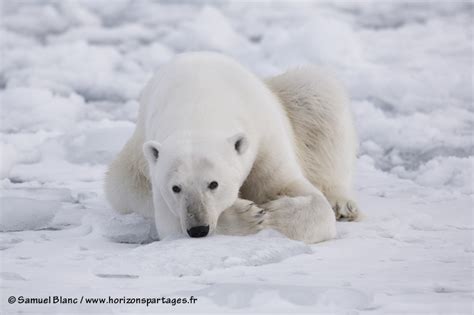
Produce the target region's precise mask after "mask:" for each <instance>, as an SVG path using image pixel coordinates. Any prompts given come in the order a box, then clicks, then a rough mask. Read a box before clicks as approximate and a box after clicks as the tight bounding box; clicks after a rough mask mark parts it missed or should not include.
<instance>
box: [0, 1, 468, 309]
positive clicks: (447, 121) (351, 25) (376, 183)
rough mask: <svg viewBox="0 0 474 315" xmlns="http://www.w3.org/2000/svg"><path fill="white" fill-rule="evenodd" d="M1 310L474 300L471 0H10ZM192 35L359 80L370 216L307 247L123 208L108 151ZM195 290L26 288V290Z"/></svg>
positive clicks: (357, 111) (247, 59)
mask: <svg viewBox="0 0 474 315" xmlns="http://www.w3.org/2000/svg"><path fill="white" fill-rule="evenodd" d="M1 10H2V13H1V14H2V26H1V28H0V38H1V41H0V45H1V49H2V63H1V68H0V106H1V107H0V150H1V155H0V183H1V187H2V190H1V192H0V231H1V233H0V255H1V256H0V257H1V270H0V279H1V282H0V288H1V289H0V292H1V300H0V310H1V311H0V312H1V313H8V314H20V313H28V312H30V313H31V312H34V313H45V314H48V313H52V312H54V313H71V312H77V313H84V312H93V313H119V312H133V313H161V312H163V313H166V312H172V311H177V312H185V313H187V312H195V313H199V312H201V313H222V312H228V311H234V312H240V313H246V314H249V313H258V312H267V313H275V312H287V313H290V312H292V313H295V312H296V313H297V312H301V313H306V312H310V313H317V312H320V313H334V312H336V313H350V314H357V313H377V314H380V313H412V314H413V313H428V314H433V313H437V314H472V313H473V311H474V310H473V304H472V300H473V297H474V294H473V292H474V287H473V281H474V280H473V269H472V266H473V258H474V257H473V255H474V245H473V236H474V220H473V212H472V211H473V206H472V205H473V199H472V198H473V178H472V174H473V166H474V156H473V145H472V136H473V135H472V126H474V113H473V108H472V103H473V92H472V69H473V59H472V58H473V57H472V56H473V55H472V34H473V33H472V31H473V28H472V20H473V13H472V12H473V6H472V3H470V2H469V1H466V2H463V1H456V2H444V3H442V2H411V1H409V2H401V1H396V2H395V1H364V2H346V1H343V2H342V1H341V2H309V1H308V2H306V1H298V2H290V1H287V2H281V1H278V2H274V1H259V2H246V1H243V2H237V1H235V2H227V3H225V2H215V1H205V2H200V3H197V2H196V3H194V2H187V1H185V2H156V1H130V0H116V1H113V2H110V1H106V0H99V1H97V0H80V1H58V0H49V1H41V3H40V2H34V1H8V2H7V1H4V2H2V7H1ZM190 50H215V51H221V52H224V53H226V54H229V55H231V56H233V57H235V58H236V59H238V60H239V61H241V62H242V63H243V64H244V65H246V66H247V67H249V68H250V69H252V70H254V71H255V72H256V73H258V74H259V75H261V76H262V77H268V76H271V75H275V74H278V73H280V72H282V71H284V70H285V69H288V68H289V67H291V66H295V65H301V64H305V63H318V64H322V65H323V66H325V67H327V68H328V69H330V70H331V71H332V72H334V73H335V74H336V75H337V76H338V77H339V78H340V79H341V80H342V81H343V82H344V84H345V85H346V86H347V88H348V91H349V94H350V96H351V109H352V112H353V114H354V118H355V123H356V127H357V130H358V134H359V138H360V148H359V156H358V161H357V168H356V178H355V188H356V193H357V200H358V203H359V205H360V207H361V209H362V211H363V213H364V217H363V219H362V220H361V221H360V222H356V223H353V222H339V223H338V225H337V228H338V237H337V239H335V240H331V241H328V242H324V243H321V244H316V245H306V244H303V243H301V242H296V241H292V240H288V239H286V238H285V237H283V236H282V235H280V234H278V233H277V232H275V231H262V232H261V233H259V234H257V235H253V236H248V237H231V236H213V237H209V238H205V239H199V240H196V239H173V240H171V239H170V240H164V241H160V242H156V241H154V240H155V239H156V231H155V230H154V226H153V222H152V221H151V220H149V219H145V218H142V217H140V216H138V215H136V214H129V215H119V214H116V213H114V212H113V211H112V210H111V209H110V206H109V205H108V204H107V202H106V201H105V199H104V194H103V190H102V187H103V179H104V174H105V172H106V165H107V163H109V162H110V161H111V159H112V158H113V157H114V156H115V154H116V153H117V152H118V151H119V150H120V148H121V147H122V146H123V144H124V143H125V141H126V140H127V138H128V137H129V136H130V135H131V133H132V132H133V128H134V122H135V119H136V117H137V110H138V103H137V99H138V95H139V93H140V89H141V88H142V87H143V86H144V84H145V83H146V82H147V80H148V79H149V78H150V77H151V75H152V74H153V72H155V71H157V70H158V69H159V66H160V65H161V64H163V63H165V62H166V61H167V60H169V59H170V58H172V56H173V55H175V54H177V53H180V52H183V51H190ZM20 295H22V296H24V297H47V296H49V295H51V296H54V295H61V296H64V297H73V298H74V297H76V298H80V297H81V296H85V297H108V296H112V297H124V296H125V297H161V296H165V297H176V298H178V297H189V296H194V297H196V298H198V301H197V302H196V304H192V305H191V304H187V305H175V306H172V305H170V304H169V305H166V304H151V305H149V306H146V305H138V304H86V303H82V304H40V305H34V304H18V303H15V304H9V303H8V302H7V299H8V297H10V296H15V297H18V296H20Z"/></svg>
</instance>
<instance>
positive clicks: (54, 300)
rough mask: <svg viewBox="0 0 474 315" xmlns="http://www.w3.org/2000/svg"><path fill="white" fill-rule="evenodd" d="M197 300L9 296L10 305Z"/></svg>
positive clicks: (182, 300)
mask: <svg viewBox="0 0 474 315" xmlns="http://www.w3.org/2000/svg"><path fill="white" fill-rule="evenodd" d="M197 300H198V299H197V298H196V297H194V296H190V297H178V298H176V297H126V296H123V297H113V296H108V297H85V296H81V297H65V296H60V295H54V296H46V297H25V296H22V295H20V296H10V297H9V298H8V303H10V304H139V305H146V306H150V305H156V304H161V305H171V306H176V305H181V304H195V303H196V302H197Z"/></svg>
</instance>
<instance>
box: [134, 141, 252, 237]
mask: <svg viewBox="0 0 474 315" xmlns="http://www.w3.org/2000/svg"><path fill="white" fill-rule="evenodd" d="M247 151H248V140H247V138H246V136H245V135H244V134H243V133H238V134H235V135H233V136H231V137H222V136H219V135H213V136H209V135H206V136H193V137H169V138H167V139H166V140H165V141H164V142H163V143H161V144H160V143H158V142H156V141H147V142H145V143H144V145H143V153H144V155H145V157H146V160H147V161H148V167H149V174H150V180H151V184H152V190H153V195H154V198H156V196H161V197H162V198H163V200H164V201H165V203H166V205H167V206H168V209H169V211H171V212H172V213H174V214H175V215H176V216H177V217H178V218H179V220H180V225H181V229H182V232H183V233H184V234H187V235H189V236H191V237H203V236H206V235H208V234H211V233H212V232H214V231H215V229H216V225H217V220H218V218H219V215H220V214H221V213H222V212H223V211H224V210H225V209H227V208H229V207H230V206H231V205H232V204H233V203H234V202H235V201H236V200H237V197H238V194H239V189H240V187H241V185H242V183H243V181H244V180H245V177H246V176H247V174H248V172H249V169H250V167H248V165H247V166H246V165H245V164H246V163H245V161H246V160H248V158H246V155H247ZM158 194H159V195H158Z"/></svg>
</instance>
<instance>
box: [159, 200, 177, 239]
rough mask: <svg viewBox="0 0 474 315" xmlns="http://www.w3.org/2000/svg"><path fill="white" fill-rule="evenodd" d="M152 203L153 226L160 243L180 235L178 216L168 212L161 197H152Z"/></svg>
mask: <svg viewBox="0 0 474 315" xmlns="http://www.w3.org/2000/svg"><path fill="white" fill-rule="evenodd" d="M153 203H154V206H155V207H154V208H155V211H154V212H155V226H156V231H157V232H158V238H159V239H160V241H161V240H164V239H167V238H174V237H179V236H180V235H182V234H183V232H182V229H181V224H180V220H179V218H178V216H177V215H175V214H174V213H172V212H171V211H170V210H169V208H168V205H167V204H166V202H165V201H164V200H163V198H162V197H161V195H158V196H155V195H154V196H153Z"/></svg>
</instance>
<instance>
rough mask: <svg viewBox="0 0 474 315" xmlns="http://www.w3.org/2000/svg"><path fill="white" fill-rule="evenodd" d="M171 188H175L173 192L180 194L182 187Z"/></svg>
mask: <svg viewBox="0 0 474 315" xmlns="http://www.w3.org/2000/svg"><path fill="white" fill-rule="evenodd" d="M171 189H173V192H174V193H176V194H179V193H180V192H181V187H179V186H176V185H175V186H173V187H172V188H171Z"/></svg>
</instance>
